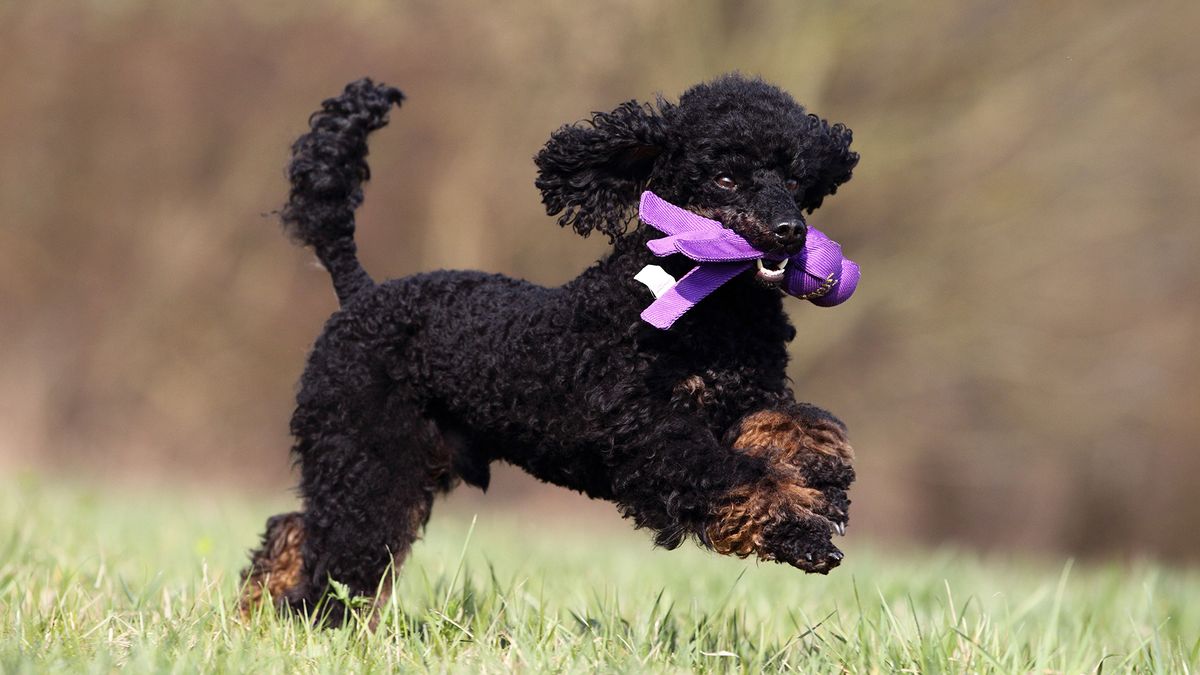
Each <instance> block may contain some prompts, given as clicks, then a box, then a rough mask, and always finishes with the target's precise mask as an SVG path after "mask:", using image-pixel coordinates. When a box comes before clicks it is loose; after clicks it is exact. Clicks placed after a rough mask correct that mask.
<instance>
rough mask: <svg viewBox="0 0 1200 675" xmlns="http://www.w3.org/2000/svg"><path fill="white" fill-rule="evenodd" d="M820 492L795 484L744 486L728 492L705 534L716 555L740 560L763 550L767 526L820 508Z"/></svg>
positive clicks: (777, 483)
mask: <svg viewBox="0 0 1200 675" xmlns="http://www.w3.org/2000/svg"><path fill="white" fill-rule="evenodd" d="M821 500H822V496H821V492H820V491H819V490H814V489H812V488H807V487H804V486H802V485H798V484H796V483H793V482H779V481H774V480H769V481H765V482H764V484H762V485H756V486H743V487H740V488H738V489H736V490H733V491H732V492H730V493H729V495H728V497H727V499H726V500H724V504H723V506H722V507H721V508H719V509H718V512H717V514H716V519H715V520H714V521H713V522H712V523H711V524H710V525H709V526H708V528H707V530H706V531H705V534H706V535H707V536H708V542H709V545H711V546H712V547H713V550H715V551H716V552H717V553H721V554H724V555H736V556H738V557H739V558H745V557H746V556H749V555H752V554H757V555H758V556H759V557H760V558H763V559H764V560H767V559H770V558H769V556H767V555H766V554H765V553H764V551H763V548H762V547H763V541H764V539H763V537H764V530H765V529H766V527H767V526H768V525H769V524H771V523H773V522H779V521H782V520H785V519H787V518H788V517H791V516H792V515H793V514H796V513H800V512H803V511H811V510H813V509H815V508H817V507H819V506H820V505H821Z"/></svg>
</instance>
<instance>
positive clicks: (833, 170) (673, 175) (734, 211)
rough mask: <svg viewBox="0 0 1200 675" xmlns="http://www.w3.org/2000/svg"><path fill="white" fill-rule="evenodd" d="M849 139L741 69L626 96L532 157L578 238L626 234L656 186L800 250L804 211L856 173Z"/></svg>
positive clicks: (741, 230) (556, 210) (766, 245)
mask: <svg viewBox="0 0 1200 675" xmlns="http://www.w3.org/2000/svg"><path fill="white" fill-rule="evenodd" d="M851 138H852V136H851V132H850V130H849V129H847V128H846V127H844V126H843V125H841V124H832V125H831V124H829V123H828V122H826V121H825V120H822V119H821V118H819V117H817V116H816V115H812V114H809V113H808V112H807V111H805V109H804V108H803V107H802V106H801V105H799V104H798V103H796V102H795V101H794V100H793V99H792V97H791V96H789V95H788V94H787V93H786V92H784V91H782V90H781V89H779V88H778V87H775V86H773V85H770V84H767V83H766V82H763V81H762V80H758V79H748V78H745V77H742V76H741V75H736V74H733V75H726V76H723V77H721V78H718V79H717V80H714V81H713V82H710V83H707V84H701V85H697V86H695V87H692V88H691V89H689V90H688V91H687V92H685V93H684V94H683V96H681V97H680V99H679V102H678V103H677V104H673V103H669V102H667V101H663V100H661V99H660V100H659V101H658V102H657V105H653V106H651V105H648V104H642V103H638V102H637V101H629V102H626V103H623V104H621V105H620V106H618V107H617V108H616V109H615V110H613V111H612V112H608V113H595V114H594V115H593V116H592V118H591V119H590V120H588V121H585V122H581V123H579V124H575V125H569V126H564V127H562V128H561V129H559V130H558V131H556V132H554V133H553V134H552V135H551V136H550V140H549V141H548V142H547V143H546V146H545V147H544V148H542V150H541V152H539V153H538V154H537V156H536V157H535V158H534V162H535V163H536V164H537V167H538V178H537V187H538V189H539V190H541V192H542V202H543V203H544V204H545V205H546V211H547V213H549V214H550V215H557V214H561V215H560V216H559V219H558V222H559V224H560V225H564V226H565V225H570V226H571V227H573V228H574V229H575V231H576V232H578V233H579V234H581V235H584V236H587V235H588V234H590V233H591V232H592V230H599V231H600V232H603V233H604V234H606V235H608V236H609V238H610V239H616V238H617V237H619V236H621V235H622V234H624V233H625V232H626V229H627V226H628V223H629V221H630V220H631V219H632V218H633V216H634V215H635V210H636V208H637V203H638V197H639V195H640V194H641V192H642V191H643V190H646V189H650V190H653V191H654V192H655V193H656V194H658V195H659V196H661V197H663V198H664V199H666V200H668V201H670V202H672V203H675V204H679V205H681V206H684V207H686V208H688V209H690V210H692V211H694V212H696V213H698V214H700V215H703V216H706V217H708V218H712V219H713V220H717V221H719V222H721V223H723V224H724V225H725V226H726V227H728V228H730V229H732V230H734V231H735V232H737V233H738V234H740V235H742V236H743V237H745V238H746V239H747V240H748V241H750V243H751V244H753V245H754V246H755V247H757V248H758V249H760V250H763V251H768V252H783V253H788V254H790V253H795V252H796V251H799V250H800V249H801V248H803V246H804V238H805V234H806V232H807V225H806V223H805V219H804V214H805V213H811V212H812V211H813V210H814V209H816V208H817V207H818V206H820V205H821V202H822V201H823V200H824V199H825V197H826V196H827V195H831V194H834V193H835V192H836V191H837V188H838V186H839V185H841V184H842V183H845V182H846V181H848V180H850V175H851V171H852V170H853V169H854V166H855V164H857V163H858V155H857V154H856V153H854V152H851V151H850V141H851Z"/></svg>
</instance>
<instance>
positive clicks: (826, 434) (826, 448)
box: [733, 410, 854, 465]
mask: <svg viewBox="0 0 1200 675" xmlns="http://www.w3.org/2000/svg"><path fill="white" fill-rule="evenodd" d="M733 447H734V449H736V450H741V451H742V452H746V453H748V454H751V455H754V456H762V455H764V454H766V453H771V454H776V453H778V461H780V462H783V463H786V464H793V465H794V464H795V461H794V460H795V458H796V457H797V456H798V455H801V454H804V453H813V452H815V453H820V454H823V455H834V456H836V457H841V458H842V459H845V460H850V459H853V458H854V448H852V447H851V446H850V443H848V442H847V441H846V437H845V434H843V433H842V430H841V429H840V428H838V426H837V425H836V424H835V423H833V422H831V421H826V420H818V421H815V422H813V423H811V424H810V425H802V424H800V422H799V421H797V420H796V419H795V418H794V417H792V416H791V415H789V414H788V413H786V412H783V411H781V410H763V411H761V412H756V413H753V414H751V415H748V416H746V417H745V418H743V419H742V421H741V425H740V429H739V432H738V437H737V440H735V441H734V442H733Z"/></svg>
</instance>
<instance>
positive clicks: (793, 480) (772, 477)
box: [705, 406, 854, 574]
mask: <svg viewBox="0 0 1200 675" xmlns="http://www.w3.org/2000/svg"><path fill="white" fill-rule="evenodd" d="M728 442H729V445H730V446H731V447H732V448H733V450H734V451H735V452H742V453H746V454H748V455H752V456H755V457H761V458H762V459H764V460H765V461H766V463H767V469H768V473H767V475H766V476H765V477H764V478H763V480H761V481H760V482H759V483H758V484H755V485H745V486H740V487H738V488H735V489H734V490H732V491H731V492H730V493H729V494H728V495H726V496H725V498H724V499H722V500H721V501H720V503H719V505H718V506H717V508H716V509H715V510H714V513H713V517H712V520H711V521H710V523H709V525H708V527H706V528H705V536H706V538H707V540H708V543H709V545H710V546H711V547H712V548H713V549H714V550H716V551H717V552H718V553H723V554H727V555H736V556H739V557H743V558H744V557H747V556H750V555H756V556H758V558H760V559H762V560H777V561H779V562H786V563H788V564H791V565H794V566H796V567H798V568H800V569H802V570H805V571H807V572H818V573H822V574H823V573H826V572H828V571H829V570H831V569H833V568H834V567H837V565H838V564H839V563H840V562H841V560H842V553H841V551H839V550H838V549H837V547H836V546H834V545H833V543H832V541H831V539H832V536H833V535H834V534H843V533H844V532H845V525H846V522H847V517H848V509H849V504H850V502H849V499H847V497H846V489H847V488H848V487H849V486H850V483H851V482H853V480H854V469H853V467H852V466H851V464H850V461H851V459H852V458H853V457H854V450H853V448H852V447H851V446H850V444H849V442H847V440H846V434H845V429H844V427H842V426H841V423H839V422H838V421H837V420H836V419H834V418H832V417H831V416H829V415H828V414H827V413H823V412H822V411H819V409H815V408H813V409H811V410H810V409H809V408H807V407H804V406H796V407H795V409H785V410H763V411H759V412H755V413H752V414H750V415H747V416H746V417H745V418H743V419H742V421H741V422H740V423H739V424H737V425H736V426H735V427H734V428H733V429H732V430H731V431H730V434H729V437H728Z"/></svg>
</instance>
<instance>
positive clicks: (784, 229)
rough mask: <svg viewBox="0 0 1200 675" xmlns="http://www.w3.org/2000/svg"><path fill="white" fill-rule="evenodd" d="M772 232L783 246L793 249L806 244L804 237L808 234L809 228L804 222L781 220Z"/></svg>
mask: <svg viewBox="0 0 1200 675" xmlns="http://www.w3.org/2000/svg"><path fill="white" fill-rule="evenodd" d="M771 231H772V232H773V233H774V234H775V238H776V239H778V240H779V243H780V244H781V245H783V246H785V247H788V248H791V247H792V246H795V245H796V244H801V243H803V242H804V235H805V234H807V233H808V228H807V227H806V226H805V225H804V221H803V220H781V221H779V222H778V223H775V227H773V228H772V229H771Z"/></svg>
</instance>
